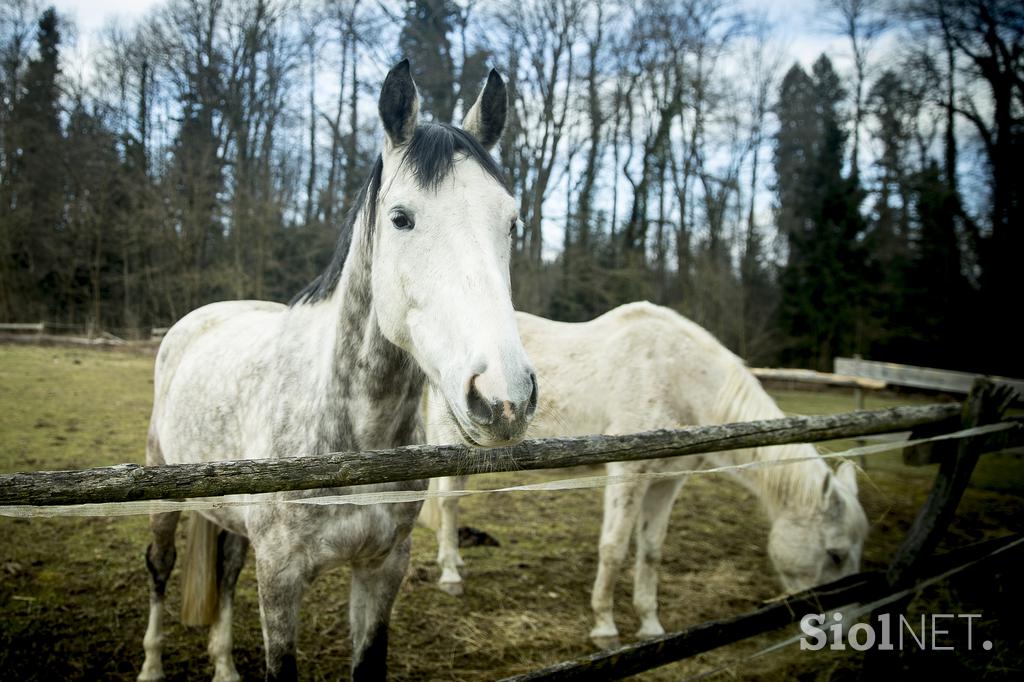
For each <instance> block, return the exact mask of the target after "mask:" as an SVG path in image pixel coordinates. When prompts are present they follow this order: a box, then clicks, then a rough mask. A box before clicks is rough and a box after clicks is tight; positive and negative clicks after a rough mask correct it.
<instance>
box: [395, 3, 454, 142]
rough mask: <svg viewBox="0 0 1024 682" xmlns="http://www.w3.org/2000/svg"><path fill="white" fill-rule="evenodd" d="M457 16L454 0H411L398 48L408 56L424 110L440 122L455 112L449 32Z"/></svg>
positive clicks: (444, 121)
mask: <svg viewBox="0 0 1024 682" xmlns="http://www.w3.org/2000/svg"><path fill="white" fill-rule="evenodd" d="M457 16H458V9H457V8H456V7H455V4H454V3H453V2H451V0H409V2H408V3H407V4H406V8H405V25H404V26H403V27H402V34H401V36H400V37H399V39H398V47H399V50H400V51H401V52H402V54H403V56H405V57H407V58H408V59H409V62H410V65H411V66H412V69H413V78H414V79H415V80H416V87H417V89H418V90H419V93H420V107H421V109H422V111H423V112H424V113H426V114H428V115H431V116H433V117H434V120H436V121H439V122H441V123H451V122H452V116H453V115H454V112H455V100H456V94H457V93H456V92H455V82H456V79H455V61H454V59H453V58H452V44H451V38H450V34H451V33H452V30H453V27H454V22H455V20H456V18H457Z"/></svg>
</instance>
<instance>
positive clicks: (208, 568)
mask: <svg viewBox="0 0 1024 682" xmlns="http://www.w3.org/2000/svg"><path fill="white" fill-rule="evenodd" d="M190 516H191V517H192V520H191V521H190V522H189V525H188V542H187V543H186V545H185V560H184V563H183V564H182V569H183V570H182V575H183V576H184V577H183V579H182V581H183V585H182V598H181V622H182V624H183V625H212V624H213V619H214V617H215V616H216V614H217V605H218V604H217V602H218V597H217V536H218V534H219V532H220V531H219V529H218V528H217V526H216V525H215V524H214V523H213V522H212V521H210V520H209V519H207V518H206V517H204V516H203V515H202V514H200V513H199V512H192V514H191V515H190Z"/></svg>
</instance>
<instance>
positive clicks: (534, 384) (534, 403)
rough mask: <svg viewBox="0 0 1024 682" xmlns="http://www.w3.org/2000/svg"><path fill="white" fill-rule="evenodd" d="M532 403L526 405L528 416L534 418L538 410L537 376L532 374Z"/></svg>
mask: <svg viewBox="0 0 1024 682" xmlns="http://www.w3.org/2000/svg"><path fill="white" fill-rule="evenodd" d="M530 384H531V389H530V401H529V402H528V403H526V416H527V417H532V416H533V413H534V412H535V411H536V410H537V375H536V374H533V373H531V374H530Z"/></svg>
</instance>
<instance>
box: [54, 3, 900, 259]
mask: <svg viewBox="0 0 1024 682" xmlns="http://www.w3.org/2000/svg"><path fill="white" fill-rule="evenodd" d="M44 1H45V0H44ZM164 1H165V0H50V2H51V3H52V4H53V5H54V6H56V8H57V11H58V12H59V13H61V14H63V15H64V16H66V17H68V18H70V19H73V20H74V23H75V25H76V26H77V29H78V30H77V36H76V38H75V40H74V41H73V54H74V56H73V58H72V59H71V60H69V61H68V62H66V63H65V67H64V69H65V73H66V74H67V75H69V76H71V77H73V78H76V79H77V80H78V81H79V82H82V83H88V81H89V80H90V79H91V64H92V63H93V59H92V58H91V57H92V56H93V55H92V52H93V50H94V49H95V46H96V45H97V44H98V41H97V40H96V39H95V38H94V36H95V34H96V33H97V32H98V31H100V30H102V29H103V27H104V26H106V25H107V24H109V23H110V22H111V21H114V20H117V21H119V22H121V23H123V24H124V25H125V26H130V25H131V24H132V23H134V22H135V21H136V20H138V19H140V18H141V17H143V16H144V15H145V14H146V13H147V12H148V11H149V10H150V9H151V8H153V7H155V6H158V5H160V4H163V2H164ZM505 1H507V0H492V2H494V3H496V4H498V5H499V6H500V4H501V3H502V2H505ZM822 4H823V0H774V1H773V2H765V1H764V0H737V5H738V6H739V8H740V9H742V10H743V11H745V12H747V13H750V14H763V15H766V18H767V19H768V20H769V22H770V25H771V26H772V27H773V29H772V30H773V33H774V35H773V37H774V39H775V40H774V42H775V44H776V45H777V46H778V49H779V50H780V52H781V54H782V71H783V72H785V70H787V69H788V68H789V65H790V64H791V63H793V62H794V61H797V62H799V63H800V64H802V65H803V66H804V68H805V69H808V70H809V69H810V67H811V65H812V64H813V63H814V61H815V60H816V59H817V58H818V56H819V55H821V54H822V53H823V52H825V53H827V54H828V55H829V57H830V59H832V61H833V64H834V65H835V67H836V68H837V69H838V70H839V71H840V72H841V73H842V72H844V71H846V70H848V69H850V68H851V62H850V59H849V57H848V54H849V48H848V42H847V40H846V39H845V38H843V37H842V36H839V35H836V34H835V32H834V31H833V30H831V29H830V27H829V26H828V25H827V24H826V23H825V20H824V19H822V18H821V17H822V14H823V12H822V11H821V6H822ZM883 47H884V46H883V45H878V46H877V48H879V49H882V48H883ZM320 75H321V77H323V78H325V79H326V78H329V74H328V73H327V72H326V71H321V73H320ZM330 89H331V87H328V88H326V90H325V92H326V91H327V90H330ZM865 151H866V150H865ZM620 181H621V180H620ZM559 193H560V192H559V190H554V192H553V194H555V195H557V194H559ZM760 194H761V193H760V192H759V195H760ZM552 201H553V202H554V204H555V205H554V206H553V207H552V208H553V210H550V211H549V210H546V211H545V215H546V216H550V217H551V218H552V224H550V225H548V221H547V220H545V227H544V236H545V238H544V241H545V245H544V246H545V249H544V250H545V253H546V255H548V256H553V254H554V253H556V252H557V250H558V249H559V248H560V245H561V242H562V234H561V232H562V225H561V224H560V223H561V220H560V219H559V218H560V214H563V213H564V206H561V205H560V204H564V199H552ZM759 203H760V205H761V208H760V210H759V211H758V213H762V212H764V211H769V210H770V197H768V196H767V195H765V196H764V197H763V198H759ZM764 219H768V216H767V214H766V215H765V218H764Z"/></svg>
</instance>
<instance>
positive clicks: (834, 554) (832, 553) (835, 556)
mask: <svg viewBox="0 0 1024 682" xmlns="http://www.w3.org/2000/svg"><path fill="white" fill-rule="evenodd" d="M828 558H829V559H831V560H832V563H833V564H835V565H836V566H842V565H843V562H844V561H845V560H846V557H845V556H844V554H843V553H842V552H840V551H838V550H835V549H830V550H828Z"/></svg>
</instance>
